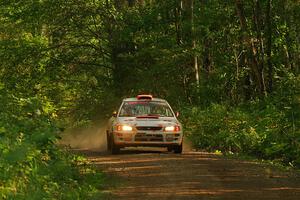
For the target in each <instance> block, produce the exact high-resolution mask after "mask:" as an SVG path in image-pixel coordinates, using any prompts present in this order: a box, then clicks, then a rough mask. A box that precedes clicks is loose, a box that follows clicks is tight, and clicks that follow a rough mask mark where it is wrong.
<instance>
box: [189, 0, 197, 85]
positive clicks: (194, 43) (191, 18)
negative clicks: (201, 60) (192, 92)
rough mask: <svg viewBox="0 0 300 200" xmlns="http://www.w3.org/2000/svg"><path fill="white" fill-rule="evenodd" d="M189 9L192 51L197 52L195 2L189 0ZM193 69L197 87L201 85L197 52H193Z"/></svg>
mask: <svg viewBox="0 0 300 200" xmlns="http://www.w3.org/2000/svg"><path fill="white" fill-rule="evenodd" d="M189 8H190V13H189V16H190V23H191V24H190V26H191V40H192V50H193V51H195V49H196V47H197V44H196V38H195V24H194V0H189ZM193 67H194V71H195V79H196V85H197V87H198V86H199V84H200V77H199V67H198V57H197V54H196V53H195V52H193Z"/></svg>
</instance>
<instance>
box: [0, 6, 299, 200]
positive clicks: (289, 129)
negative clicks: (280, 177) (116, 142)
mask: <svg viewBox="0 0 300 200" xmlns="http://www.w3.org/2000/svg"><path fill="white" fill-rule="evenodd" d="M299 66H300V2H299V1H297V0H276V1H275V0H273V1H272V0H244V1H243V0H231V1H223V0H199V1H194V0H169V1H165V0H56V1H52V0H22V1H21V0H0V94H1V95H0V198H1V199H3V198H4V199H43V198H46V199H53V198H54V199H90V198H92V196H94V197H96V196H97V195H98V194H97V187H98V186H97V185H101V181H102V178H101V177H102V175H101V173H100V174H99V173H98V172H95V171H94V170H93V169H90V168H87V166H86V165H85V164H84V163H85V161H84V158H81V157H79V156H76V155H73V154H70V153H69V152H68V151H66V150H63V149H61V148H58V147H57V145H56V143H57V140H58V139H59V135H60V133H61V132H62V131H63V130H64V129H65V128H69V127H75V126H83V125H86V124H89V123H90V122H92V121H94V120H99V119H103V118H107V115H109V114H110V113H111V112H112V111H113V110H114V109H115V108H116V107H117V106H118V104H119V103H120V101H121V99H122V98H124V97H129V96H136V95H137V94H140V93H151V94H153V95H154V96H156V97H161V98H165V99H167V100H168V101H169V102H170V104H171V105H172V106H173V107H174V108H175V109H176V110H178V111H180V112H181V116H180V119H181V120H182V121H183V122H184V128H185V134H186V136H187V137H189V138H190V139H191V141H192V142H193V144H194V146H195V148H198V149H201V150H207V151H221V152H224V153H230V154H231V153H236V154H247V155H251V156H256V157H258V158H260V159H269V160H275V161H279V162H281V163H283V164H285V165H289V166H292V167H300V129H299V125H300V96H299V95H300V91H299V90H300V87H299V86H300V76H299V72H300V69H299ZM61 174H64V176H61ZM95 175H97V176H95ZM95 177H97V178H95Z"/></svg>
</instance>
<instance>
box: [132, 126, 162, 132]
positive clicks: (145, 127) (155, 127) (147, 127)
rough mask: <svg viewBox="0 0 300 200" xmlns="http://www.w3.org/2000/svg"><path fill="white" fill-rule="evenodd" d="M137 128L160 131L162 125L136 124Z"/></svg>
mask: <svg viewBox="0 0 300 200" xmlns="http://www.w3.org/2000/svg"><path fill="white" fill-rule="evenodd" d="M136 129H137V130H139V131H160V130H161V129H162V127H159V126H137V127H136Z"/></svg>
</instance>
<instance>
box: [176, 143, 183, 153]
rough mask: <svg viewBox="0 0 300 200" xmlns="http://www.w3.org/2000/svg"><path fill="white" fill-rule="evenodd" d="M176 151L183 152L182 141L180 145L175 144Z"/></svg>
mask: <svg viewBox="0 0 300 200" xmlns="http://www.w3.org/2000/svg"><path fill="white" fill-rule="evenodd" d="M174 153H177V154H180V153H182V143H181V144H180V145H177V146H174Z"/></svg>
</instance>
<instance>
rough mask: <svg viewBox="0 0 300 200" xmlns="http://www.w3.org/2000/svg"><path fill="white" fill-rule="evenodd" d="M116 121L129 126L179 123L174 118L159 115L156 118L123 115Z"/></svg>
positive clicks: (163, 125)
mask: <svg viewBox="0 0 300 200" xmlns="http://www.w3.org/2000/svg"><path fill="white" fill-rule="evenodd" d="M116 123H120V124H127V125H131V126H162V127H165V126H172V125H180V123H179V122H178V120H177V119H176V118H171V117H159V118H158V119H153V118H136V117H124V118H118V119H117V121H116Z"/></svg>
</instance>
